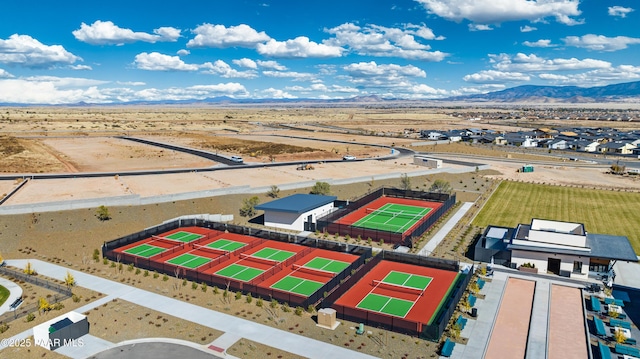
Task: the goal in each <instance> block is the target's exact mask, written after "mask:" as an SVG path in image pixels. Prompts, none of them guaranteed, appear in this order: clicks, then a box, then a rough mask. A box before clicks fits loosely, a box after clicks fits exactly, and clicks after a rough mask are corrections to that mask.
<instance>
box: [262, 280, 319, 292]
mask: <svg viewBox="0 0 640 359" xmlns="http://www.w3.org/2000/svg"><path fill="white" fill-rule="evenodd" d="M287 277H289V276H287ZM291 277H292V278H296V279H300V280H302V282H300V283H298V284H296V285H295V286H293V288H289V289H288V290H285V289H281V288H274V287H273V286H274V285H275V283H274V284H273V285H272V286H271V287H270V288H274V289H278V290H282V291H285V292H289V293H294V294H302V293H298V292H294V291H293V290H294V289H296V288H298V286H300V285H301V284H303V283H306V282H312V283H318V284H322V285H324V283H322V282H316V281H315V280H311V279H305V278H299V277H296V276H291ZM284 278H286V277H284ZM284 278H282V279H284ZM282 279H280V280H282ZM278 282H280V281H278ZM278 282H276V283H278Z"/></svg>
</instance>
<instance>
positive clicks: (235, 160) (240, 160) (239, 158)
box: [231, 156, 243, 163]
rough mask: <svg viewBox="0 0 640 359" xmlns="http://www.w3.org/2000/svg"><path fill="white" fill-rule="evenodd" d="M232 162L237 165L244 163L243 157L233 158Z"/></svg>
mask: <svg viewBox="0 0 640 359" xmlns="http://www.w3.org/2000/svg"><path fill="white" fill-rule="evenodd" d="M231 161H233V162H236V163H242V162H243V160H242V157H240V156H231Z"/></svg>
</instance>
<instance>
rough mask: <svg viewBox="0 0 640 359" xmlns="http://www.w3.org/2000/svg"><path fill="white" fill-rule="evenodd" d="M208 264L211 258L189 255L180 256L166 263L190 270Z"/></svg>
mask: <svg viewBox="0 0 640 359" xmlns="http://www.w3.org/2000/svg"><path fill="white" fill-rule="evenodd" d="M209 262H211V258H206V257H200V256H196V255H194V254H190V253H185V254H181V255H179V256H177V257H175V258H171V259H169V260H168V261H167V263H171V264H175V265H177V266H180V267H187V268H191V269H193V268H198V267H200V266H201V265H204V264H207V263H209Z"/></svg>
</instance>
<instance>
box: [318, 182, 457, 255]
mask: <svg viewBox="0 0 640 359" xmlns="http://www.w3.org/2000/svg"><path fill="white" fill-rule="evenodd" d="M455 203H456V196H455V195H448V194H445V193H430V192H419V191H411V190H399V189H394V188H380V189H378V190H376V191H374V192H372V193H370V194H368V195H366V196H364V197H362V198H360V199H358V200H355V201H351V202H349V203H348V204H347V205H346V206H345V207H343V208H341V209H339V210H337V211H334V212H332V213H331V214H329V215H327V216H325V217H323V218H319V219H318V230H320V231H324V232H325V233H328V234H332V235H333V234H335V233H338V234H339V235H342V236H346V235H349V236H350V237H352V238H357V237H360V238H362V239H368V238H371V239H372V240H375V241H380V240H382V241H384V242H386V243H398V244H402V245H406V246H408V247H413V241H414V240H415V239H417V238H419V237H420V236H421V235H422V234H423V233H424V232H426V231H427V230H428V229H429V228H431V226H433V225H434V224H435V223H436V222H437V221H438V219H440V218H441V217H442V216H443V215H444V214H445V213H446V212H447V211H448V210H449V209H450V208H451V206H453V205H454V204H455Z"/></svg>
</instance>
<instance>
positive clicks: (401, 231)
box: [398, 207, 432, 233]
mask: <svg viewBox="0 0 640 359" xmlns="http://www.w3.org/2000/svg"><path fill="white" fill-rule="evenodd" d="M431 209H432V208H426V207H425V208H424V209H423V210H422V211H420V213H419V214H417V215H416V216H420V218H418V219H417V220H416V221H414V222H413V223H412V224H411V225H410V226H409V222H407V223H405V224H404V226H402V227H400V228H399V229H398V230H399V231H400V233H404V232H405V231H407V230H408V229H409V228H411V227H413V226H414V225H415V224H416V223H418V222H419V221H420V220H421V219H422V218H424V216H426V215H427V214H428V213H429V212H431ZM425 210H426V212H424V211H425ZM405 227H407V228H406V229H405Z"/></svg>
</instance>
